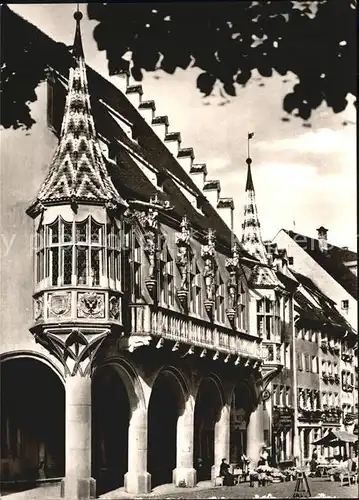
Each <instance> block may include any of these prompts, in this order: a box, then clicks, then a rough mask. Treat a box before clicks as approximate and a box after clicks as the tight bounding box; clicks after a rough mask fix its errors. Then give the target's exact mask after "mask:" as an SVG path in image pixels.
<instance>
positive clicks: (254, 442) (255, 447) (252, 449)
mask: <svg viewBox="0 0 359 500" xmlns="http://www.w3.org/2000/svg"><path fill="white" fill-rule="evenodd" d="M263 443H264V432H263V408H262V403H259V405H258V406H257V408H256V409H255V410H254V411H253V412H252V413H251V414H250V416H249V422H248V426H247V457H248V458H249V459H250V461H251V465H252V464H253V465H257V463H258V460H259V456H260V453H261V450H262V446H263Z"/></svg>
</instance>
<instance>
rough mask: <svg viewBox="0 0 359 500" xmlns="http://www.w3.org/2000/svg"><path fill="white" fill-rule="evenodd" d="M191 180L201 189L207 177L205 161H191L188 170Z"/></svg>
mask: <svg viewBox="0 0 359 500" xmlns="http://www.w3.org/2000/svg"><path fill="white" fill-rule="evenodd" d="M189 173H190V175H191V177H192V180H193V182H194V183H195V184H196V186H197V187H198V188H199V189H200V190H202V189H203V186H204V183H205V182H206V177H207V165H206V164H205V163H192V167H191V170H190V171H189Z"/></svg>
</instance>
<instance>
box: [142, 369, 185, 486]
mask: <svg viewBox="0 0 359 500" xmlns="http://www.w3.org/2000/svg"><path fill="white" fill-rule="evenodd" d="M184 407H185V401H184V396H183V391H182V388H181V384H180V382H179V380H178V378H177V376H176V375H175V374H174V373H172V372H170V371H162V372H161V373H160V374H159V375H158V376H157V378H156V381H155V384H154V386H153V388H152V393H151V398H150V403H149V408H148V472H149V473H150V474H151V483H152V487H154V486H157V485H159V484H166V483H172V471H173V469H175V468H176V453H177V422H178V417H179V416H180V415H181V414H182V413H183V411H184Z"/></svg>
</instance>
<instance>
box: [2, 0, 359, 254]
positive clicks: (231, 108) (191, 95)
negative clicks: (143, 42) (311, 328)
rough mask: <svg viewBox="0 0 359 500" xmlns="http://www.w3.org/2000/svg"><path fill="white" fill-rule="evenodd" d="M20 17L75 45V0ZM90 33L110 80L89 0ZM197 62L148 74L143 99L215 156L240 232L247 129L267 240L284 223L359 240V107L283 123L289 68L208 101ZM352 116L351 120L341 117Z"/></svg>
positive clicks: (90, 54)
mask: <svg viewBox="0 0 359 500" xmlns="http://www.w3.org/2000/svg"><path fill="white" fill-rule="evenodd" d="M11 8H12V9H13V10H14V11H15V12H17V13H18V14H20V15H21V16H22V17H24V18H25V19H27V20H28V21H30V22H31V23H33V24H35V25H36V26H38V27H39V28H40V29H41V30H42V31H44V32H45V33H47V34H48V35H50V36H51V37H52V38H54V39H55V40H56V41H59V42H64V43H66V44H67V45H71V44H72V42H73V35H74V27H75V26H74V23H75V22H74V19H73V12H74V10H75V8H76V4H41V5H37V4H32V5H11ZM81 10H82V12H83V14H84V19H83V21H82V34H83V43H84V50H85V55H86V60H87V63H88V64H89V65H90V66H92V67H93V68H94V69H95V70H97V71H98V72H100V73H101V74H102V75H103V76H105V77H106V78H108V79H109V80H110V81H111V82H112V83H114V84H115V85H116V77H112V78H109V77H108V72H107V60H106V57H105V52H99V51H98V50H97V45H96V42H95V41H94V39H93V29H94V27H95V26H96V24H97V22H96V21H89V20H88V18H87V9H86V6H85V4H82V5H81ZM197 75H198V69H190V70H186V71H183V70H177V71H176V72H175V74H174V75H167V74H165V73H163V72H156V73H149V74H147V75H145V77H144V80H143V81H142V85H143V90H144V96H143V98H144V99H146V100H147V99H154V100H155V102H156V114H157V115H168V117H169V121H170V130H171V131H174V132H175V131H178V132H181V136H182V147H193V148H194V152H195V156H196V159H195V162H196V163H207V168H208V174H209V175H208V179H219V180H220V181H221V187H222V191H221V196H223V197H233V199H234V202H235V230H236V232H237V234H240V224H241V222H242V218H243V203H244V187H245V176H246V163H245V159H246V156H247V132H252V131H253V132H255V136H254V138H253V139H252V142H251V156H252V159H253V164H252V173H253V181H254V185H255V190H256V199H257V205H258V210H259V217H260V222H261V226H262V234H263V238H264V239H271V238H273V237H274V236H275V234H276V233H277V231H278V230H279V229H281V228H285V229H293V228H294V223H295V230H296V231H298V232H300V233H303V234H305V235H307V236H312V237H316V228H318V227H320V226H322V225H323V226H325V227H326V228H328V229H329V232H328V239H329V241H330V242H331V243H333V244H336V245H338V246H349V247H350V248H353V249H355V248H356V127H355V120H356V113H355V108H354V106H352V105H350V106H348V107H347V109H346V110H345V111H344V112H343V113H340V114H338V115H334V114H333V113H332V112H331V110H330V109H328V108H326V107H325V106H323V107H321V108H319V109H318V110H317V111H316V112H315V114H314V116H313V119H312V120H311V124H312V128H304V127H303V126H302V121H301V120H299V119H298V118H292V119H291V121H290V122H283V121H282V120H281V118H283V117H285V116H286V114H285V113H284V112H283V110H282V99H283V97H284V95H285V94H286V93H287V92H288V91H289V90H290V89H291V88H292V86H293V82H294V79H293V78H292V77H291V76H286V77H281V76H279V75H276V76H274V77H272V78H266V79H263V80H262V81H263V82H264V83H265V86H261V85H260V84H261V81H260V80H259V79H256V78H255V79H254V80H253V79H252V80H251V81H250V83H249V84H248V85H247V86H246V87H244V88H242V87H241V88H238V92H237V94H238V95H237V97H234V98H230V99H228V100H227V101H228V102H226V100H225V99H223V98H222V97H220V96H219V95H218V94H217V95H216V96H214V97H210V98H207V99H203V98H202V96H201V94H200V93H199V91H198V90H197V89H196V78H197ZM344 121H346V122H348V125H347V126H343V125H342V123H343V122H344Z"/></svg>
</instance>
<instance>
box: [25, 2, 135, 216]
mask: <svg viewBox="0 0 359 500" xmlns="http://www.w3.org/2000/svg"><path fill="white" fill-rule="evenodd" d="M74 17H75V19H76V32H75V40H74V45H73V51H72V54H73V57H74V67H72V68H70V75H69V86H68V94H67V98H66V104H65V111H64V117H63V121H62V127H61V134H60V140H59V144H58V147H57V149H56V152H55V154H54V156H53V159H52V162H51V165H50V169H49V173H48V175H47V177H46V179H45V180H44V182H43V183H42V186H41V188H40V190H39V193H38V195H37V198H36V200H35V202H34V203H33V204H32V205H31V206H30V207H29V209H28V213H29V215H31V216H36V215H37V214H38V213H39V212H40V211H41V209H42V207H43V206H46V205H53V204H57V203H61V204H64V203H70V204H71V205H72V206H74V205H76V204H79V203H95V204H103V205H105V206H106V207H109V208H116V207H117V206H119V205H123V206H126V203H125V202H124V201H123V200H122V198H121V197H120V195H119V194H118V192H117V190H116V188H115V186H114V185H113V183H112V181H111V178H110V176H109V174H108V172H107V168H106V165H105V162H104V158H103V155H102V152H101V148H100V144H99V142H98V139H97V134H96V129H95V124H94V120H93V117H92V112H91V103H90V95H89V91H88V83H87V74H86V64H85V58H84V52H83V47H82V40H81V30H80V20H81V19H82V14H81V12H76V13H75V16H74Z"/></svg>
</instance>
